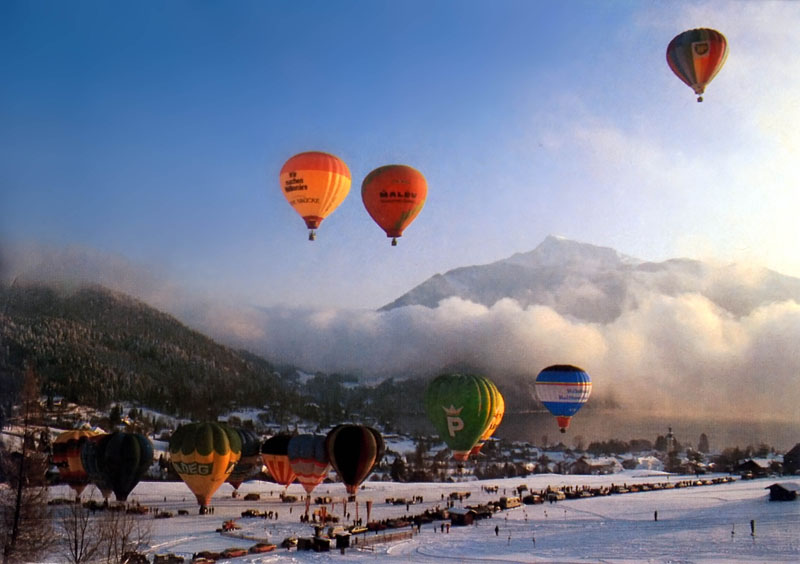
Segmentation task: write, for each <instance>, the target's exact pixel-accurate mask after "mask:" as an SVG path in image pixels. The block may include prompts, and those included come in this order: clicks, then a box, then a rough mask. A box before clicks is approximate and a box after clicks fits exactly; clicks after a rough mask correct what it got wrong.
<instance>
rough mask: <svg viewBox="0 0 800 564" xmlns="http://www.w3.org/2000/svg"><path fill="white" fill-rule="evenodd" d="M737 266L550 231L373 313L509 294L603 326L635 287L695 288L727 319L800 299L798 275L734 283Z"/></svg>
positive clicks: (762, 273) (761, 274) (764, 275)
mask: <svg viewBox="0 0 800 564" xmlns="http://www.w3.org/2000/svg"><path fill="white" fill-rule="evenodd" d="M742 270H743V267H742V266H741V265H736V264H728V265H715V264H711V263H708V262H703V261H700V260H695V259H688V258H672V259H668V260H665V261H662V262H651V261H643V260H640V259H637V258H635V257H631V256H628V255H624V254H621V253H619V252H617V251H616V250H614V249H612V248H610V247H601V246H597V245H592V244H589V243H580V242H577V241H572V240H570V239H565V238H563V237H556V236H552V235H550V236H548V237H547V238H545V239H544V241H543V242H542V243H540V244H539V245H538V246H537V247H536V248H535V249H533V250H532V251H528V252H525V253H516V254H514V255H512V256H510V257H507V258H504V259H500V260H497V261H494V262H492V263H488V264H484V265H473V266H463V267H458V268H454V269H452V270H449V271H448V272H445V273H444V274H441V273H439V274H436V275H434V276H432V277H431V278H429V279H428V280H426V281H424V282H422V283H421V284H419V285H418V286H416V287H414V288H412V289H411V290H409V291H408V292H406V293H405V294H403V295H402V296H400V297H398V298H397V299H395V300H394V301H392V302H390V303H388V304H386V305H384V306H382V307H381V308H379V310H378V311H390V310H392V309H395V308H398V307H403V306H410V305H420V306H424V307H428V308H436V307H438V305H439V303H441V301H442V300H444V299H447V298H454V297H457V298H461V299H464V300H468V301H471V302H474V303H478V304H482V305H484V306H486V307H492V306H493V305H494V304H495V303H497V302H498V301H499V300H501V299H505V298H511V299H513V300H515V301H517V302H518V303H519V304H520V305H521V306H522V307H530V306H534V305H544V306H549V307H552V308H553V309H554V310H555V311H557V312H558V313H560V314H562V315H567V316H570V317H573V318H575V319H579V320H582V321H588V322H595V323H610V322H612V321H613V320H615V319H616V318H618V317H619V315H621V314H622V312H623V311H625V310H626V309H628V308H629V307H635V304H634V303H632V302H633V301H635V299H636V297H635V296H636V295H637V294H639V293H640V292H638V290H641V289H646V290H649V291H653V292H658V293H662V294H666V295H671V296H674V295H678V294H680V293H687V292H690V293H698V294H700V295H703V296H704V297H706V298H707V299H709V300H710V301H712V302H713V303H714V304H716V305H717V306H718V307H720V308H722V309H724V310H726V311H728V312H729V313H731V314H732V315H735V316H742V315H747V314H748V313H749V312H751V311H752V310H753V309H754V308H756V307H759V306H761V305H765V304H768V303H773V302H777V301H784V300H794V301H797V302H798V303H800V279H798V278H794V277H791V276H786V275H783V274H780V273H777V272H775V271H772V270H769V269H765V268H759V269H757V270H753V271H751V272H750V275H749V276H748V277H747V281H746V282H741V283H740V282H737V281H738V280H739V279H740V278H741V277H737V276H732V275H731V274H733V273H734V272H741V271H742Z"/></svg>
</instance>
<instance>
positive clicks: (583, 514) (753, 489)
mask: <svg viewBox="0 0 800 564" xmlns="http://www.w3.org/2000/svg"><path fill="white" fill-rule="evenodd" d="M683 478H684V477H678V476H670V477H666V476H658V475H647V476H646V475H644V474H643V473H642V472H641V471H628V472H624V473H621V474H613V475H608V476H562V475H537V476H529V477H527V478H516V479H507V480H488V481H483V482H480V481H470V482H463V483H457V484H440V483H437V484H428V483H425V484H396V483H385V482H367V483H366V488H365V489H363V490H361V491H360V492H359V494H358V499H359V508H358V510H359V516H360V517H361V518H362V519H364V521H366V519H365V517H366V509H365V506H364V503H363V502H364V501H365V500H372V501H373V503H374V504H373V508H372V519H373V520H375V519H386V518H393V517H400V516H402V515H405V514H409V515H413V514H417V513H422V511H424V510H425V509H429V508H433V507H435V506H436V505H441V506H443V505H444V504H445V502H444V501H442V495H444V496H445V497H447V495H448V494H449V493H450V492H455V491H461V492H464V491H469V492H471V495H470V497H469V499H467V500H465V502H464V503H465V504H477V503H480V502H482V501H489V500H496V499H498V498H499V497H500V496H502V495H503V492H504V489H505V490H506V493H507V494H508V495H513V492H512V490H513V489H514V488H516V487H517V486H518V485H520V484H523V483H524V484H526V485H527V486H528V487H529V488H530V489H531V490H540V489H544V488H545V487H547V486H548V485H551V486H553V487H556V486H561V485H602V484H605V485H608V484H611V483H615V484H621V483H628V484H633V483H642V482H650V483H654V482H666V481H671V482H676V481H679V480H681V479H683ZM686 478H688V477H686ZM780 481H790V480H784V479H783V478H778V479H768V480H748V481H736V482H733V483H728V484H717V485H709V486H699V487H692V488H680V489H670V490H658V491H649V492H638V493H627V494H618V495H611V496H605V497H594V498H586V499H575V500H564V501H559V502H557V503H553V504H550V503H545V504H542V505H523V506H522V507H519V508H516V509H512V510H508V511H501V512H499V513H495V514H494V517H493V518H491V519H484V520H480V521H478V522H477V525H473V526H468V527H451V528H450V532H449V534H448V533H442V532H441V530H440V523H438V522H437V523H434V524H427V525H423V526H422V530H421V532H420V533H419V534H416V533H415V534H414V536H413V538H412V539H411V540H406V541H401V542H398V543H395V544H378V545H375V546H374V551H359V550H355V549H349V550H347V551H346V554H344V555H342V554H341V553H340V552H339V551H332V552H328V553H315V552H311V551H308V552H306V551H300V552H298V551H296V550H294V549H292V550H291V551H287V550H285V549H278V550H277V551H275V552H273V553H269V554H265V555H260V556H258V555H248V556H244V557H240V558H235V559H229V560H226V561H229V562H237V563H238V562H241V563H245V562H249V563H259V564H261V563H267V562H327V561H343V562H346V561H351V562H372V561H380V562H385V561H395V562H442V561H451V562H559V563H564V562H612V563H623V562H624V563H632V562H637V563H638V562H656V563H667V562H672V563H674V562H681V563H690V562H698V563H700V562H702V563H706V564H709V563H720V562H747V563H767V562H800V500H798V501H794V502H769V501H768V493H769V492H768V491H767V490H765V488H766V487H767V486H769V485H771V484H772V483H775V482H780ZM486 485H497V486H499V491H498V493H492V494H489V493H484V492H483V491H482V489H481V486H486ZM280 490H281V488H280V487H279V486H276V485H274V484H270V483H267V482H249V483H246V484H244V485H242V487H241V488H240V492H241V493H242V494H245V493H249V492H258V493H259V494H261V500H260V501H255V502H252V501H251V502H248V501H244V500H243V499H233V498H231V497H230V493H231V491H232V488H231V486H230V485H228V484H225V485H223V486H222V487H221V488H220V490H219V491H218V492H217V494H216V495H215V497H214V499H213V505H214V508H215V510H214V514H213V515H204V516H201V515H198V514H197V505H196V502H195V500H194V496H193V495H192V494H191V493H190V492H189V490H188V488H186V486H185V485H183V484H182V483H152V482H145V483H140V484H139V485H138V486H137V488H136V489H135V490H134V492H133V493H132V494H131V496H130V498H129V500H133V501H138V502H139V503H141V504H143V505H148V506H151V507H156V508H158V509H162V510H169V511H173V512H175V513H176V515H177V511H178V510H179V509H186V510H189V512H190V514H189V515H188V516H176V517H173V518H171V519H152V518H151V517H145V518H147V519H152V525H153V528H152V531H153V533H152V546H151V548H150V550H149V551H148V552H149V554H155V553H167V552H173V553H175V554H179V555H182V556H186V557H191V555H192V554H193V553H195V552H199V551H201V550H213V551H221V550H223V549H225V548H228V547H233V546H241V547H245V548H246V547H250V546H252V545H253V544H254V543H255V541H253V540H240V539H235V538H230V537H224V536H222V535H220V534H219V533H217V532H216V531H215V529H217V528H218V527H220V526H221V524H222V522H223V520H225V519H228V518H232V517H236V518H237V522H238V523H239V524H240V525H241V526H242V532H244V533H246V534H248V535H251V536H252V537H257V538H259V539H264V540H269V541H271V542H273V543H275V544H280V542H281V541H282V540H283V539H284V538H285V537H287V536H293V535H294V536H301V537H310V536H312V534H313V526H312V525H310V524H302V523H300V520H299V517H300V515H302V513H303V510H304V504H303V503H302V502H301V501H298V502H297V503H294V504H286V503H281V501H280V500H279V498H278V493H279V492H280ZM289 493H291V494H295V495H298V497H300V496H301V494H303V493H304V492H303V490H302V489H301V488H300V486H298V485H296V484H295V485H292V486H291V487H290V488H289ZM91 494H92V489H91V488H87V490H86V491H85V492H84V494H83V497H84V499H86V498H88V497H89V495H91ZM52 495H53V496H54V497H70V493H69V490H68V489H67V488H65V487H57V488H53V492H52ZM314 495H330V496H331V497H333V498H334V501H335V502H336V504H335V507H334V514H336V515H338V516H340V517H341V516H342V509H343V508H342V503H341V500H342V499H343V497H344V487H343V486H342V485H341V484H323V485H321V486H319V487H318V488H317V489H316V490H315V491H314ZM418 495H421V496H422V497H423V499H424V502H423V503H422V504H417V505H411V506H410V508H409V510H408V511H406V506H405V505H388V504H387V503H386V502H385V498H387V497H407V498H410V497H413V496H418ZM97 497H98V496H97V495H96V493H95V498H96V499H97ZM165 498H166V501H164V499H165ZM301 499H302V498H301ZM458 505H459V504H458V502H456V506H458ZM313 507H314V504H313V503H312V508H313ZM328 507H329V508H330V506H328ZM249 508H253V509H258V510H259V511H264V510H266V511H270V510H272V511H277V512H278V516H279V518H278V519H277V520H274V519H273V520H264V519H259V518H241V517H240V514H241V512H242V511H244V510H245V509H249ZM347 511H348V512H350V514H351V519H354V518H355V511H356V508H355V506H354V504H353V503H349V504H348V505H347ZM655 511H658V521H655V520H654V512H655ZM751 520H755V526H756V531H755V535H754V536H753V535H751V534H750V521H751ZM495 526H497V527H498V528H499V532H498V534H495ZM406 530H409V529H406ZM367 534H368V535H370V534H371V535H374V533H367ZM534 538H535V541H536V542H535V546H534ZM50 561H51V562H56V561H57V560H54V559H51V560H50ZM187 562H188V559H187Z"/></svg>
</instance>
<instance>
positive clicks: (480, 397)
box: [425, 373, 497, 461]
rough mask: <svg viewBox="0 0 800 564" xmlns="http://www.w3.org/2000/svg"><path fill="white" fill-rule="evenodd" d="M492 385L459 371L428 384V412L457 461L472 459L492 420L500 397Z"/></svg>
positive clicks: (426, 410)
mask: <svg viewBox="0 0 800 564" xmlns="http://www.w3.org/2000/svg"><path fill="white" fill-rule="evenodd" d="M492 386H493V384H491V382H490V381H489V380H487V379H486V378H484V377H483V376H478V375H475V374H458V373H454V374H442V375H440V376H437V377H436V378H434V379H433V381H431V383H430V384H428V388H427V390H426V391H425V412H426V413H427V415H428V419H430V421H431V423H433V426H434V427H436V430H437V431H438V432H439V436H440V437H441V438H442V440H443V441H444V442H445V443H447V446H448V447H450V450H451V451H453V458H455V459H456V460H459V461H464V460H466V459H467V458H469V455H470V452H471V451H472V448H473V447H474V446H475V445H476V444H477V443H478V440H479V439H480V438H481V436H483V434H484V432H486V430H487V429H488V428H489V426H490V425H491V423H492V419H493V417H494V414H495V401H496V399H497V394H496V393H495V392H493V390H492ZM494 390H495V391H496V390H497V388H494Z"/></svg>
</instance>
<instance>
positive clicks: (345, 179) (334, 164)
mask: <svg viewBox="0 0 800 564" xmlns="http://www.w3.org/2000/svg"><path fill="white" fill-rule="evenodd" d="M280 182H281V188H282V190H283V195H284V196H286V200H288V202H289V205H291V206H292V207H293V208H294V210H295V211H296V212H297V213H298V214H300V217H302V218H303V221H305V222H306V227H308V229H309V234H308V239H309V240H310V241H313V240H314V239H315V238H316V231H315V230H316V229H317V228H319V224H320V223H322V220H323V219H325V218H326V217H327V216H328V215H329V214H330V213H331V212H333V210H335V209H336V208H337V207H338V206H339V204H341V203H342V202H343V201H344V199H345V198H346V197H347V194H348V192H350V182H351V177H350V169H349V168H347V165H346V164H345V163H344V161H342V160H341V159H339V158H338V157H335V156H333V155H329V154H328V153H321V152H319V151H309V152H306V153H300V154H298V155H295V156H293V157H292V158H290V159H289V160H287V161H286V163H285V164H284V165H283V168H281V173H280Z"/></svg>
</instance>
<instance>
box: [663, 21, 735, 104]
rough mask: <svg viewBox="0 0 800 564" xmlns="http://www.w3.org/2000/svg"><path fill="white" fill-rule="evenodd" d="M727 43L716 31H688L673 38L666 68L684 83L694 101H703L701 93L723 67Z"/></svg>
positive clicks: (669, 47) (703, 29) (668, 48)
mask: <svg viewBox="0 0 800 564" xmlns="http://www.w3.org/2000/svg"><path fill="white" fill-rule="evenodd" d="M727 57H728V41H727V40H726V39H725V36H724V35H722V34H721V33H720V32H718V31H717V30H715V29H706V28H701V29H690V30H688V31H684V32H683V33H680V34H678V35H676V36H675V38H674V39H673V40H672V41H670V43H669V46H667V64H668V65H669V68H670V69H672V72H674V73H675V75H676V76H677V77H678V78H680V79H681V80H682V81H683V82H685V83H686V84H687V85H688V86H689V87H690V88H691V89H692V90H694V93H695V94H697V101H698V102H702V101H703V96H702V95H703V92H705V89H706V86H708V83H709V82H711V81H712V80H713V79H714V77H715V76H717V73H718V72H719V71H720V69H721V68H722V65H724V64H725V59H726V58H727Z"/></svg>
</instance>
